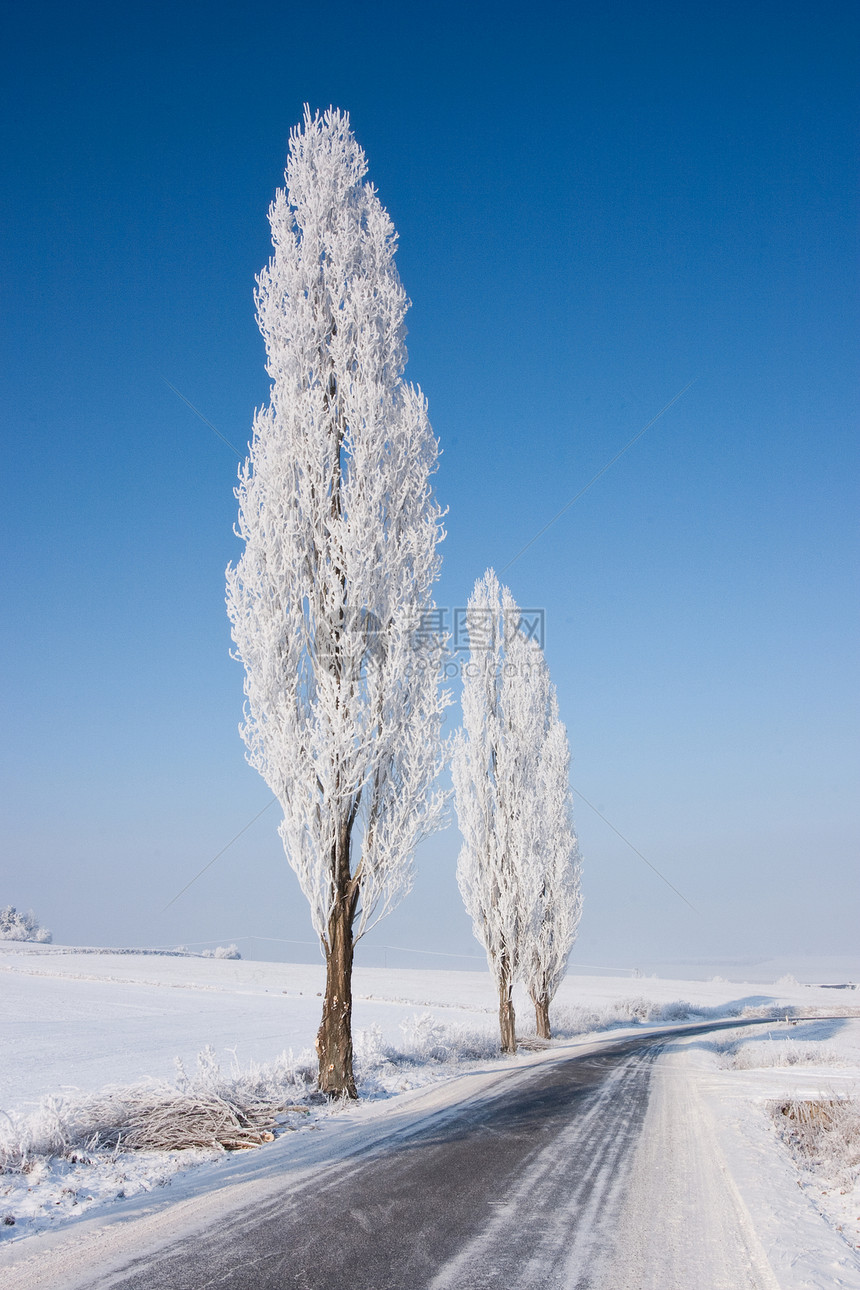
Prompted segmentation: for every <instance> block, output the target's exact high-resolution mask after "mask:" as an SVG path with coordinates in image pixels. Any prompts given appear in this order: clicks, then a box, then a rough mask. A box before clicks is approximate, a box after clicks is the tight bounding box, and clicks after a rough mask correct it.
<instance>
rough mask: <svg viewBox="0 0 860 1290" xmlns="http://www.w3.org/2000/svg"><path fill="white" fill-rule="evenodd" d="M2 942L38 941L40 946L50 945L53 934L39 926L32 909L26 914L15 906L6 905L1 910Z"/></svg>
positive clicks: (0, 929)
mask: <svg viewBox="0 0 860 1290" xmlns="http://www.w3.org/2000/svg"><path fill="white" fill-rule="evenodd" d="M0 941H36V942H37V943H38V944H39V945H48V944H50V941H51V933H50V932H49V931H48V929H47V927H41V926H40V925H39V921H38V919H37V918H36V915H35V914H34V913H33V911H32V909H31V910H28V912H27V913H26V914H25V913H24V912H23V910H22V911H20V912H19V911H18V910H17V909H16V908H15V906H14V905H6V907H5V908H4V909H0Z"/></svg>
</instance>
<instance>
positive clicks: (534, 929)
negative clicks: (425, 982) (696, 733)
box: [521, 659, 582, 1039]
mask: <svg viewBox="0 0 860 1290" xmlns="http://www.w3.org/2000/svg"><path fill="white" fill-rule="evenodd" d="M541 662H543V659H541ZM544 668H546V664H545V663H544ZM547 718H548V720H547V726H546V732H545V736H544V739H543V742H542V746H541V747H540V749H539V766H538V774H537V782H536V785H535V793H534V797H533V808H534V811H535V815H536V817H537V820H536V827H535V830H534V836H535V839H536V844H535V849H534V851H533V853H532V863H531V865H530V866H529V868H528V870H527V872H528V874H529V879H528V881H527V883H526V887H527V896H526V899H527V903H528V906H529V910H528V915H527V917H526V918H525V919H524V923H525V928H526V930H525V933H524V938H525V945H524V948H523V950H522V954H521V963H522V978H523V981H524V983H525V985H526V988H527V989H528V992H529V994H530V995H531V999H532V1003H533V1004H534V1008H535V1023H536V1026H537V1033H538V1035H539V1036H540V1037H541V1038H542V1039H549V1038H550V1037H551V1031H550V1024H549V1005H550V1004H551V1003H552V1000H553V998H554V996H555V993H556V991H557V990H558V987H559V985H560V984H561V980H562V977H563V976H564V974H565V970H566V968H567V961H568V959H569V957H570V951H571V949H572V948H573V943H574V941H575V940H576V933H577V929H578V927H579V920H580V916H581V914H582V890H581V886H580V873H581V869H582V864H581V860H580V856H579V848H578V846H577V841H576V835H575V833H574V831H573V802H572V798H571V792H570V749H569V747H568V742H567V732H566V731H565V728H564V726H563V724H562V723H561V721H559V719H558V705H557V701H556V696H555V687H554V686H553V685H552V684H551V683H550V684H549V704H548V708H547Z"/></svg>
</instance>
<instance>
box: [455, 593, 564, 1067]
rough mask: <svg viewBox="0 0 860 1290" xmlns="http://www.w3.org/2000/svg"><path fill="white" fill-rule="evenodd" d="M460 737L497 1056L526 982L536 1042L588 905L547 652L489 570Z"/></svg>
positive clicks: (473, 619)
mask: <svg viewBox="0 0 860 1290" xmlns="http://www.w3.org/2000/svg"><path fill="white" fill-rule="evenodd" d="M467 626H468V631H469V644H470V657H469V661H468V663H467V664H466V666H465V668H464V674H463V699H462V702H463V729H462V730H461V731H460V732H459V733H458V735H457V737H456V739H455V744H454V757H453V762H452V772H453V779H454V793H455V800H456V806H457V817H458V821H459V825H460V831H461V833H462V835H463V847H462V849H461V852H460V857H459V860H458V865H457V879H458V882H459V886H460V891H461V893H462V896H463V902H464V904H465V906H466V910H467V912H468V913H469V915H470V916H471V918H472V927H473V930H474V932H475V936H476V937H477V939H478V940H479V941H480V942H481V944H482V945H483V946H484V948H485V950H486V952H487V961H488V963H489V966H490V970H491V972H492V973H493V976H494V978H495V981H496V985H497V988H498V991H499V1028H500V1033H501V1042H502V1049H503V1050H504V1051H505V1052H515V1051H516V1017H515V1012H514V1004H513V987H514V983H515V981H516V980H517V979H522V980H523V981H524V982H525V984H526V986H527V987H528V989H529V992H530V994H531V997H532V1000H533V1002H534V1005H535V1012H536V1020H537V1028H538V1034H540V1035H544V1036H546V1037H549V1005H550V1002H551V1000H552V997H553V995H554V994H555V992H556V990H557V988H558V985H559V982H560V981H561V978H562V976H563V975H564V971H565V967H566V964H567V959H568V956H569V954H570V950H571V946H572V945H573V941H574V938H575V935H576V928H577V925H578V922H579V916H580V909H581V901H580V892H579V868H580V866H579V855H578V851H577V846H576V838H575V836H574V834H573V829H572V823H571V797H570V786H569V782H568V774H569V769H570V753H569V750H568V746H567V735H566V732H565V729H564V726H563V725H562V723H561V722H560V721H559V718H558V701H557V698H556V693H555V687H554V686H553V684H552V682H551V680H550V676H549V669H548V667H547V665H546V660H545V659H544V656H543V652H542V650H541V648H540V646H539V645H538V643H537V642H536V641H533V640H530V639H529V638H528V637H527V636H526V635H525V633H524V632H523V631H522V630H521V614H520V611H519V608H518V607H517V604H516V602H515V601H514V599H513V596H512V595H511V593H510V591H509V590H508V588H507V587H501V586H500V585H499V581H498V578H497V577H496V575H495V573H493V571H492V570H488V571H487V573H486V574H485V575H484V577H483V578H481V579H479V580H478V582H477V583H476V584H475V590H474V592H473V594H472V596H471V598H470V600H469V606H468V610H467Z"/></svg>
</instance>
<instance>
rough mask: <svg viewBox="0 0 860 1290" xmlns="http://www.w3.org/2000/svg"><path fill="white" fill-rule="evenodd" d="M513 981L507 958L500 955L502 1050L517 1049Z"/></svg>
mask: <svg viewBox="0 0 860 1290" xmlns="http://www.w3.org/2000/svg"><path fill="white" fill-rule="evenodd" d="M513 991H514V981H513V976H512V974H511V970H510V967H509V965H508V961H507V958H506V957H505V956H504V955H503V956H502V970H501V974H500V976H499V1030H500V1032H501V1037H502V1052H503V1053H515V1052H516V1051H517V1025H516V1022H517V1019H516V1015H515V1013H514V1000H513Z"/></svg>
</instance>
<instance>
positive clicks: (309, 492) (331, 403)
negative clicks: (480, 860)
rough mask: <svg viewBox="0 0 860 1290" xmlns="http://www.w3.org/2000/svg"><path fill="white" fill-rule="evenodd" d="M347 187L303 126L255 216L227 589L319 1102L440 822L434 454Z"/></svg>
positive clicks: (368, 222)
mask: <svg viewBox="0 0 860 1290" xmlns="http://www.w3.org/2000/svg"><path fill="white" fill-rule="evenodd" d="M366 171H367V163H366V160H365V156H364V153H363V151H362V149H361V148H360V147H359V145H358V144H357V142H356V140H355V138H354V136H353V134H352V131H351V129H350V123H349V118H348V116H347V115H346V114H345V113H342V112H340V111H337V110H329V111H328V112H326V113H324V114H323V115H322V116H320V115H319V114H317V115H314V116H311V114H310V111H309V110H308V109H307V108H306V109H305V117H304V123H303V126H302V127H297V128H296V129H294V130H293V132H292V134H291V136H290V145H289V156H288V161H287V171H286V181H287V187H286V190H280V191H279V192H278V193H277V196H276V198H275V200H274V202H273V204H272V206H271V209H270V212H269V219H270V223H271V227H272V241H273V244H274V254H273V256H272V258H271V260H270V261H269V265H268V267H267V268H266V269H264V270H263V272H262V273H261V274H260V276H259V278H258V291H257V295H256V302H257V316H258V321H259V325H260V329H261V331H262V333H263V337H264V339H265V343H266V351H267V370H268V373H269V375H270V377H271V381H272V384H271V397H270V402H269V405H268V406H267V407H264V408H263V409H261V410H260V411H259V412H258V413H257V414H256V417H255V421H254V434H253V441H252V443H251V448H250V454H249V457H248V460H247V461H246V462H245V464H244V466H243V467H242V468H241V470H240V475H239V486H238V488H237V490H236V496H237V498H238V501H239V521H238V530H237V532H238V534H239V536H240V537H241V538H243V539H244V543H245V548H244V552H243V554H242V556H241V558H240V559H239V561H238V563H237V565H236V566H235V568H232V567H231V568H229V569H228V571H227V603H228V610H229V614H230V618H231V621H232V624H233V640H234V641H235V644H236V650H237V656H238V657H239V658H240V659H241V660H242V662H243V663H244V665H245V672H246V677H245V695H246V703H245V720H244V723H243V725H242V727H241V732H242V735H243V737H244V739H245V742H246V744H247V748H248V753H247V756H248V760H249V761H250V763H251V765H253V766H255V767H256V768H257V769H258V770H259V771H260V773H261V774H262V775H263V777H264V779H265V780H266V783H267V784H268V785H269V786H270V788H271V789H272V790H273V792H274V793H276V794H277V796H278V799H279V801H280V805H281V807H282V809H283V822H282V823H281V826H280V833H281V837H282V839H283V843H284V847H285V850H286V853H287V857H288V859H289V862H290V864H291V865H292V867H293V869H294V870H295V872H296V874H297V876H298V879H299V883H300V884H301V888H302V891H303V892H304V894H305V896H306V897H307V899H308V902H309V904H310V909H311V917H312V920H313V925H314V928H315V930H316V932H317V933H318V935H319V937H320V941H321V944H322V948H323V952H324V955H325V960H326V968H327V971H326V990H325V999H324V1003H323V1015H322V1022H321V1025H320V1029H319V1034H318V1038H317V1050H318V1054H319V1082H320V1088H321V1089H323V1091H325V1092H326V1093H329V1094H331V1095H337V1094H347V1095H349V1096H353V1097H354V1096H355V1083H354V1079H353V1070H352V1035H351V1017H352V985H351V978H352V964H353V953H354V948H355V944H356V942H357V941H358V939H359V938H360V937H361V936H362V935H363V934H364V933H365V932H366V931H367V930H368V929H369V928H370V926H372V925H373V924H374V923H375V922H377V921H378V920H379V919H380V918H382V917H383V916H384V915H385V914H386V913H388V912H389V911H390V910H391V909H392V908H393V907H394V905H396V904H397V902H398V901H399V900H400V899H401V898H402V897H403V896H404V895H405V894H406V893H407V892H408V891H409V889H410V887H411V885H412V878H413V867H412V866H413V854H414V851H415V847H416V845H417V843H418V842H419V840H420V839H421V838H422V837H423V836H425V835H426V834H428V833H430V832H432V831H434V830H435V829H437V828H438V827H439V826H440V825H441V823H442V822H443V818H444V808H445V800H444V794H443V793H441V792H440V791H438V790H437V789H436V788H435V787H434V783H435V780H436V778H437V775H438V773H439V771H440V769H441V766H442V763H443V748H442V742H441V735H440V731H441V723H442V717H443V713H444V709H445V707H446V706H447V704H448V703H449V702H450V698H449V696H448V695H447V694H446V693H440V691H439V688H438V684H437V676H438V661H439V660H438V651H439V649H440V648H441V645H442V642H441V641H439V640H438V639H437V638H436V637H435V636H434V634H433V631H432V628H433V624H434V603H433V598H432V589H433V583H434V581H435V580H436V578H437V577H438V572H439V557H438V555H437V552H436V546H437V543H438V542H439V541H440V540H441V538H442V537H443V536H444V531H443V527H442V512H441V510H440V508H439V506H438V504H437V503H436V501H435V500H434V496H433V491H432V488H431V477H432V475H433V473H434V471H435V469H436V464H437V456H438V445H437V443H436V440H435V438H434V436H433V432H432V430H431V428H430V424H429V421H428V417H427V405H426V400H425V399H424V396H423V395H422V393H421V392H420V391H419V390H417V389H416V388H414V387H413V386H412V385H410V384H407V383H406V382H404V380H403V379H402V373H403V369H404V365H405V363H406V349H405V345H404V336H405V328H404V321H403V320H404V315H405V313H406V309H407V307H408V301H407V299H406V295H405V293H404V290H403V287H402V285H401V283H400V278H399V275H398V273H397V269H396V267H395V264H394V252H395V247H396V240H397V235H396V233H395V230H394V227H393V225H392V223H391V220H390V218H389V216H388V214H387V212H386V211H385V209H384V208H383V206H382V205H381V203H380V201H379V199H378V197H377V194H376V191H375V189H374V188H373V186H372V185H371V184H370V183H368V182H366V181H365V174H366Z"/></svg>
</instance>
